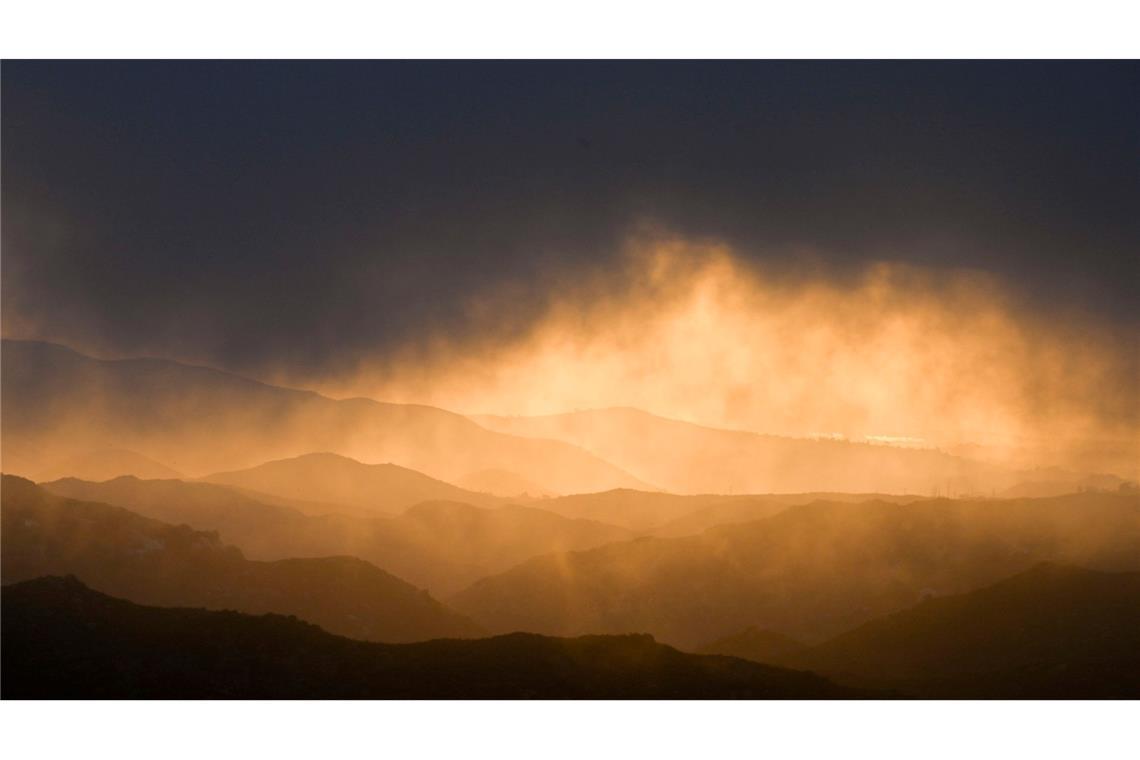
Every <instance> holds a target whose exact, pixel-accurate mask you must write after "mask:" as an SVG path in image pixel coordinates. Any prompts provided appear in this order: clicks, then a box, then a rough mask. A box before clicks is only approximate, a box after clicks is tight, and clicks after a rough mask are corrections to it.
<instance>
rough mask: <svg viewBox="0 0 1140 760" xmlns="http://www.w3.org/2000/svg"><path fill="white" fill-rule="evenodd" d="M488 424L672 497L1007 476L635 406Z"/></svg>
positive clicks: (1003, 479)
mask: <svg viewBox="0 0 1140 760" xmlns="http://www.w3.org/2000/svg"><path fill="white" fill-rule="evenodd" d="M472 419H474V420H475V421H477V422H478V423H479V424H481V425H483V426H485V427H488V428H490V429H492V430H498V431H500V432H504V433H511V434H513V435H522V436H531V437H534V438H542V439H556V440H561V441H566V442H568V443H572V444H574V445H576V446H581V447H582V448H584V449H586V450H588V451H591V452H593V453H595V454H597V455H598V456H600V457H602V458H603V459H605V460H606V461H609V462H613V463H614V464H616V465H617V466H618V467H621V468H622V469H624V470H626V471H628V472H630V473H633V474H634V475H636V476H637V477H639V478H641V479H643V480H645V481H647V482H650V483H654V484H656V485H658V486H660V487H661V488H664V489H665V490H667V491H672V492H674V493H736V494H740V493H755V494H764V493H803V492H809V491H811V492H818V491H843V492H848V493H852V492H853V493H874V492H880V493H895V494H922V495H930V494H932V493H935V492H937V493H958V494H960V493H975V494H976V493H985V494H987V495H988V494H989V493H990V492H991V491H992V490H994V489H998V488H1006V487H1009V486H1010V485H1012V484H1013V483H1014V482H1016V475H1015V474H1013V473H1011V472H1008V471H1006V470H1003V469H1002V468H1000V467H995V466H993V465H988V464H984V463H981V462H975V461H971V460H968V459H963V458H961V457H956V456H951V455H949V454H946V453H944V452H941V451H935V450H931V449H914V448H903V447H898V446H887V445H874V444H869V443H855V442H850V441H837V440H819V439H809V438H787V437H781V436H774V435H761V434H758V433H751V432H744V431H737V430H722V429H718V428H711V427H705V426H702V425H695V424H692V423H688V422H682V421H680V420H671V419H667V418H664V417H658V416H657V415H654V414H650V413H648V412H644V411H641V410H638V409H630V408H614V409H597V410H589V411H578V412H569V413H566V414H554V415H548V416H540V417H503V416H494V415H473V416H472Z"/></svg>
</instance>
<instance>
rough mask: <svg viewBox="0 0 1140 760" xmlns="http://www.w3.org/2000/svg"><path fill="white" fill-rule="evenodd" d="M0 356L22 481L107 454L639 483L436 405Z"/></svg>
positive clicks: (66, 357)
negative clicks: (314, 459)
mask: <svg viewBox="0 0 1140 760" xmlns="http://www.w3.org/2000/svg"><path fill="white" fill-rule="evenodd" d="M2 351H3V361H2V362H0V365H2V377H0V404H2V406H3V409H2V413H3V418H4V427H3V447H4V457H5V461H6V462H14V463H16V464H19V466H20V467H23V468H28V467H33V466H35V465H36V461H37V460H38V461H39V462H40V463H39V465H38V466H35V469H34V470H31V469H27V470H24V474H32V473H33V472H38V471H39V470H40V469H43V468H46V467H48V466H50V465H52V464H54V463H55V462H57V461H59V460H61V459H65V458H66V457H67V456H69V455H71V454H73V453H74V452H77V451H85V450H89V449H94V448H99V447H104V446H108V445H110V446H116V447H119V448H126V449H131V450H135V451H145V452H147V454H148V455H150V456H153V457H155V458H156V459H158V460H160V461H163V462H166V463H167V464H169V465H170V466H171V467H174V468H176V469H178V470H179V471H181V472H184V473H187V474H190V475H199V474H204V473H210V472H218V471H223V470H235V469H241V468H245V467H251V466H254V465H256V464H260V463H262V462H265V461H269V460H274V459H283V458H287V457H293V456H298V455H300V454H306V453H310V452H313V451H332V452H336V453H338V454H342V455H344V456H350V457H353V458H356V459H358V460H362V461H368V462H394V463H396V464H399V465H401V466H403V467H409V468H411V469H414V470H418V471H420V472H424V473H427V474H429V475H431V476H432V477H436V478H440V479H442V480H445V481H451V480H453V479H455V478H459V477H462V476H463V475H466V474H467V473H469V472H473V471H477V470H482V469H489V468H498V469H506V470H510V471H512V472H517V473H519V474H520V475H522V476H523V477H525V478H527V479H529V480H533V481H535V482H537V483H542V484H544V485H546V486H547V487H549V488H552V489H554V490H555V491H558V492H560V493H572V492H577V491H600V490H605V489H607V488H616V487H643V486H644V484H642V483H641V482H640V481H638V480H637V479H635V478H633V477H632V476H630V475H628V474H627V473H625V472H622V471H621V470H619V469H618V468H616V467H614V466H613V465H610V464H608V463H606V462H604V461H602V460H601V459H599V458H598V457H597V456H595V455H592V454H589V453H587V452H586V451H583V450H582V449H580V448H577V447H575V446H572V445H570V444H567V443H564V442H560V441H535V440H532V439H529V438H519V437H516V436H511V435H506V434H502V433H496V432H492V431H489V430H486V429H484V428H482V427H480V426H479V425H477V424H475V423H474V422H472V421H471V420H469V419H467V418H466V417H463V416H461V415H458V414H453V413H451V412H447V411H444V410H443V409H437V408H434V407H428V406H418V405H413V404H384V403H380V402H377V401H372V400H369V399H359V398H358V399H347V400H343V401H336V400H333V399H330V398H326V397H324V396H321V395H318V394H316V393H312V392H309V391H298V390H291V389H287V388H278V387H274V386H271V385H266V384H264V383H259V382H256V381H253V380H249V379H246V378H243V377H238V376H236V375H231V374H228V373H225V372H220V371H218V370H214V369H209V368H206V367H193V366H188V365H185V364H179V363H177V362H172V361H165V360H161V359H126V360H115V361H108V360H100V359H93V358H91V357H87V356H83V355H81V354H78V353H76V352H74V351H72V350H70V349H67V348H64V347H62V346H57V345H53V344H49V343H38V342H30V341H13V340H4V341H3V345H2ZM6 466H9V465H6ZM13 466H14V465H13ZM9 471H10V470H9Z"/></svg>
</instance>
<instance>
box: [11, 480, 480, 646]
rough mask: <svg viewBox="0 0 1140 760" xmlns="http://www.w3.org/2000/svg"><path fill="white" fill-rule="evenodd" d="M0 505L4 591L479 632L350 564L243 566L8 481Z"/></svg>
mask: <svg viewBox="0 0 1140 760" xmlns="http://www.w3.org/2000/svg"><path fill="white" fill-rule="evenodd" d="M160 482H161V481H160ZM0 497H2V500H3V508H2V513H0V519H2V526H3V532H2V535H0V542H2V544H0V548H2V551H0V576H2V578H3V581H4V583H13V582H17V581H21V580H27V579H30V578H36V577H38V576H41V575H60V574H68V575H72V574H73V575H76V576H78V577H79V578H81V579H83V581H84V582H85V583H88V584H90V585H91V586H92V587H94V588H97V589H100V590H102V591H105V592H107V593H111V594H116V595H119V596H122V597H125V598H127V599H131V600H133V601H137V602H140V603H145V604H156V605H163V606H201V607H207V608H211V609H237V610H240V611H243V612H251V613H265V612H276V613H281V614H291V615H297V616H298V617H301V618H303V619H305V620H309V621H311V622H314V623H317V624H319V625H321V626H322V627H324V628H327V629H328V630H330V631H332V632H335V633H339V634H342V635H346V636H352V637H354V638H360V639H369V640H375V641H420V640H425V639H432V638H440V637H445V636H473V635H477V634H479V633H480V629H479V627H478V626H476V625H475V624H473V623H472V622H471V621H470V620H469V619H467V618H465V617H463V616H462V615H460V614H458V613H456V612H454V611H452V610H450V609H448V608H447V607H445V606H444V605H442V604H440V603H439V602H438V601H436V600H435V599H433V598H432V597H431V596H429V595H428V593H427V592H425V591H422V590H420V589H417V588H415V587H414V586H412V585H410V584H408V583H406V582H405V581H403V580H401V579H399V578H397V577H395V576H393V575H391V574H389V573H388V572H385V571H384V570H381V569H380V568H378V567H376V566H375V565H372V564H370V563H368V562H365V561H363V560H361V559H357V558H355V557H348V556H333V557H316V558H309V559H282V560H278V561H275V562H258V561H252V560H248V559H246V558H245V557H244V556H243V555H242V553H241V552H240V551H239V550H238V549H236V548H234V547H232V546H227V545H226V544H223V543H222V542H221V541H220V540H219V538H218V535H217V533H213V532H203V531H196V530H193V529H191V528H189V527H187V526H186V525H180V526H175V525H171V524H168V523H164V522H159V521H157V520H152V519H149V518H146V517H141V516H139V515H137V514H135V513H133V512H130V511H128V510H125V509H121V508H119V507H114V506H110V505H108V504H101V503H97V502H88V501H77V500H73V499H67V498H63V497H60V496H56V495H54V494H51V493H49V492H47V491H46V490H44V489H42V488H40V487H38V486H36V485H34V484H33V483H31V482H30V481H27V480H23V479H22V478H18V477H13V476H10V475H5V476H4V478H3V490H2V493H0Z"/></svg>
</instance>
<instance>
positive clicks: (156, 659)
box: [0, 577, 867, 699]
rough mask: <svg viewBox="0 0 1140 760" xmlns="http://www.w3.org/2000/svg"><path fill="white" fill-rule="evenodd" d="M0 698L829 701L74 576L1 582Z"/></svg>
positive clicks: (745, 676) (803, 687) (785, 679)
mask: <svg viewBox="0 0 1140 760" xmlns="http://www.w3.org/2000/svg"><path fill="white" fill-rule="evenodd" d="M0 598H2V604H3V609H2V610H0V612H2V616H0V624H2V626H3V633H2V636H3V644H4V645H3V648H2V649H0V657H2V658H3V663H2V664H3V673H4V678H3V682H2V689H3V697H4V698H5V699H29V698H32V699H34V698H48V699H61V698H73V699H74V698H83V699H127V698H130V699H162V698H178V699H198V698H209V699H246V698H257V699H314V698H324V699H360V698H364V699H423V698H430V699H487V698H511V699H575V698H588V699H662V698H668V699H702V698H710V699H729V698H753V699H757V698H777V699H798V698H809V699H834V698H843V697H853V696H864V695H866V694H867V692H862V691H856V690H853V689H847V688H843V687H838V686H836V685H834V684H832V683H830V682H828V681H827V680H825V679H823V678H821V677H819V676H816V675H814V674H811V673H801V672H796V671H791V670H786V669H783V668H777V667H771V666H765V665H760V664H756V663H751V662H747V661H745V660H739V659H734V658H730V657H710V656H699V655H691V654H684V653H681V652H678V651H677V650H675V649H672V648H670V647H667V646H663V645H661V644H657V643H656V642H654V641H653V639H652V638H650V637H649V636H644V635H631V636H586V637H582V638H577V639H553V638H546V637H542V636H535V635H531V634H512V635H508V636H501V637H496V638H491V639H477V640H466V641H461V640H440V641H430V642H424V643H418V644H375V643H366V642H360V641H353V640H350V639H346V638H341V637H338V636H333V635H331V634H328V633H326V632H325V631H323V630H321V629H320V628H318V627H316V626H313V625H309V624H306V623H303V622H301V621H298V620H295V619H290V618H284V617H280V616H277V615H265V616H261V617H254V616H250V615H243V614H239V613H236V612H211V611H206V610H201V609H168V608H167V609H160V608H155V607H143V606H139V605H136V604H132V603H131V602H127V601H123V600H121V599H114V598H112V597H109V596H106V595H104V594H101V593H98V592H95V591H92V590H90V589H88V588H86V587H85V586H84V585H83V584H81V583H80V582H79V581H78V580H76V579H75V578H60V577H46V578H39V579H36V580H30V581H26V582H24V583H20V584H17V585H15V586H6V587H5V588H4V589H3V592H2V596H0Z"/></svg>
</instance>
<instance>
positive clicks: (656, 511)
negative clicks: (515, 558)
mask: <svg viewBox="0 0 1140 760" xmlns="http://www.w3.org/2000/svg"><path fill="white" fill-rule="evenodd" d="M795 501H796V499H795V497H790V498H785V497H783V496H719V495H715V494H702V495H693V496H680V495H677V494H669V493H661V492H653V491H637V490H633V489H630V488H618V489H614V490H612V491H601V492H598V493H582V494H572V495H570V496H559V497H557V498H553V499H543V500H542V501H541V502H540V504H541V506H542V508H543V509H545V510H547V511H550V512H554V513H556V514H560V515H564V516H566V517H575V518H582V519H586V520H600V521H602V522H607V523H612V524H614V525H621V526H622V527H625V528H629V529H630V530H636V531H645V532H649V531H654V530H656V529H658V528H664V526H665V525H667V524H670V523H673V522H675V521H678V520H684V519H686V518H692V521H693V522H692V524H693V525H701V527H697V528H695V529H694V530H692V531H691V532H693V533H699V532H700V530H703V529H704V527H708V524H704V523H703V521H702V520H701V518H700V517H697V516H696V515H698V514H700V513H705V512H706V510H720V511H721V512H719V513H725V512H728V513H733V514H737V515H739V514H741V513H747V514H749V515H750V516H751V519H757V518H759V517H768V516H770V515H773V514H775V513H776V512H779V511H780V510H782V509H784V508H785V507H787V506H788V505H789V504H790V503H794V502H795ZM717 513H718V512H717V511H713V512H709V513H708V514H710V515H712V514H717ZM730 521H731V520H730ZM712 524H715V522H714V523H712ZM680 529H681V530H682V531H683V530H684V529H685V523H682V524H681V527H680Z"/></svg>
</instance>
